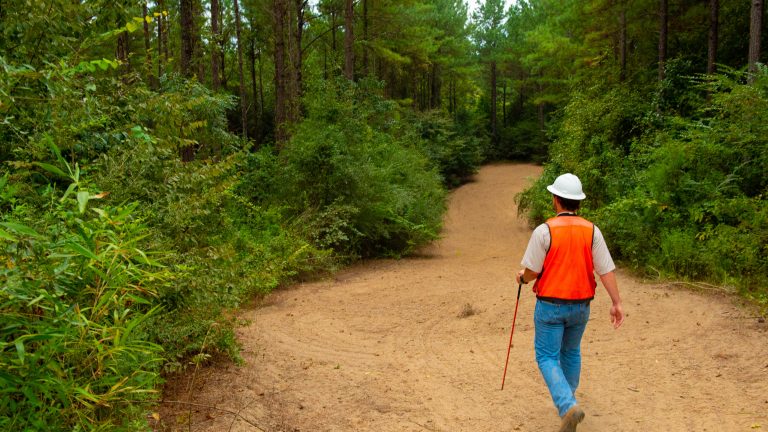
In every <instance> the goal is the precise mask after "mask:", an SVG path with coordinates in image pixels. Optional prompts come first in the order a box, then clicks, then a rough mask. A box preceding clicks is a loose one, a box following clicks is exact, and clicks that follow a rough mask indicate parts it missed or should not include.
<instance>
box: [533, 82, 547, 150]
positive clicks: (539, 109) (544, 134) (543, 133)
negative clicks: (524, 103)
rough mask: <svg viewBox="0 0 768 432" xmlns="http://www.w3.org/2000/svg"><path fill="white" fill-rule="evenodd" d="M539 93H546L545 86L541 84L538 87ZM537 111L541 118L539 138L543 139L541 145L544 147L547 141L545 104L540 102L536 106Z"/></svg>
mask: <svg viewBox="0 0 768 432" xmlns="http://www.w3.org/2000/svg"><path fill="white" fill-rule="evenodd" d="M538 90H539V93H544V86H543V85H541V83H539V85H538ZM536 111H537V113H538V118H539V137H540V139H541V144H542V145H544V142H545V141H546V139H547V131H546V129H545V121H546V119H545V117H544V102H539V104H538V105H537V106H536Z"/></svg>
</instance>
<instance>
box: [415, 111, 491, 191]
mask: <svg viewBox="0 0 768 432" xmlns="http://www.w3.org/2000/svg"><path fill="white" fill-rule="evenodd" d="M405 121H407V122H409V123H413V124H414V125H415V127H416V129H417V132H418V133H419V136H420V141H421V142H422V144H421V146H422V148H423V151H424V152H425V153H426V155H427V157H428V158H429V159H430V160H431V161H432V162H433V163H434V164H435V165H436V166H437V169H438V171H439V172H440V175H441V176H442V178H443V184H445V185H446V186H448V187H456V186H459V185H460V184H462V183H464V182H465V181H466V180H467V179H468V178H469V177H470V176H471V175H473V174H475V173H476V172H477V169H478V167H479V166H480V163H481V162H482V161H483V160H484V158H485V154H484V153H485V151H484V147H485V145H484V143H483V141H482V140H481V139H480V138H477V137H474V136H472V135H470V134H464V133H462V132H461V130H460V126H459V125H457V124H455V123H454V122H453V121H452V120H451V119H449V118H447V117H445V116H443V115H442V114H441V113H440V112H436V111H427V112H422V113H413V114H411V115H410V116H408V117H407V118H406V120H405Z"/></svg>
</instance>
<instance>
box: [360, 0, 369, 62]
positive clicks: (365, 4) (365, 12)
mask: <svg viewBox="0 0 768 432" xmlns="http://www.w3.org/2000/svg"><path fill="white" fill-rule="evenodd" d="M362 2H363V41H364V43H368V0H362ZM363 75H366V76H367V75H370V70H368V49H367V48H366V46H365V45H363Z"/></svg>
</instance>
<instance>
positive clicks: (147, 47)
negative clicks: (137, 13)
mask: <svg viewBox="0 0 768 432" xmlns="http://www.w3.org/2000/svg"><path fill="white" fill-rule="evenodd" d="M141 13H142V17H144V52H145V53H146V57H145V59H144V60H145V63H146V65H147V75H148V81H149V86H150V87H152V88H154V87H155V78H154V76H152V44H151V42H150V40H149V23H148V22H147V15H149V14H148V12H147V4H146V3H142V5H141Z"/></svg>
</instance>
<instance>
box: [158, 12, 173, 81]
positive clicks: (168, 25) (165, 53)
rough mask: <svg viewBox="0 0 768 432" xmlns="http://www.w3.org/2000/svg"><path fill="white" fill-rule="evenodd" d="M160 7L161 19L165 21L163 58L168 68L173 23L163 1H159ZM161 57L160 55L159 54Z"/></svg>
mask: <svg viewBox="0 0 768 432" xmlns="http://www.w3.org/2000/svg"><path fill="white" fill-rule="evenodd" d="M157 3H158V4H159V5H160V9H162V10H161V11H160V13H161V15H160V19H161V20H162V21H163V57H164V59H165V66H166V67H168V59H169V58H170V56H169V55H168V35H169V34H170V32H171V21H170V19H169V18H168V11H167V10H166V9H165V2H164V1H163V0H158V2H157ZM157 55H158V56H159V55H160V53H157Z"/></svg>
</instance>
